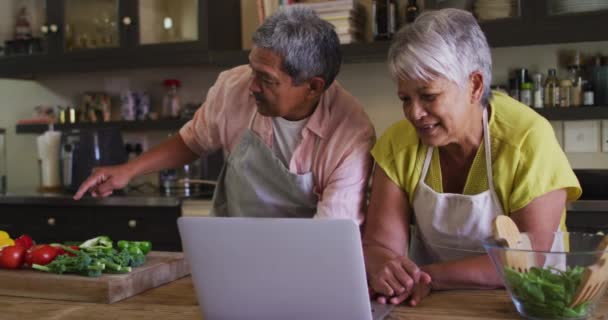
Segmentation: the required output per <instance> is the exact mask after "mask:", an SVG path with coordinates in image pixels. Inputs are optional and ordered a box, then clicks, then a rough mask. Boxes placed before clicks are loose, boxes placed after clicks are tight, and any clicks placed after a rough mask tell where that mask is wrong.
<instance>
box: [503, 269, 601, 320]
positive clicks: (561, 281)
mask: <svg viewBox="0 0 608 320" xmlns="http://www.w3.org/2000/svg"><path fill="white" fill-rule="evenodd" d="M583 270H584V268H583V267H579V266H576V267H574V268H570V267H568V268H567V269H566V271H561V270H557V269H555V268H537V267H532V268H530V270H529V272H526V273H522V272H518V271H515V270H514V269H512V268H509V267H506V268H505V269H504V272H505V281H506V282H507V285H508V286H509V287H510V289H511V292H512V294H513V295H514V296H515V298H516V299H517V300H518V301H519V302H520V303H521V304H522V307H523V309H524V311H525V313H526V314H528V315H529V316H531V317H539V318H555V317H572V318H579V317H584V316H585V315H586V314H587V312H588V311H589V310H588V307H589V302H585V303H582V304H579V305H577V306H575V307H574V308H570V307H569V305H570V302H572V298H573V297H574V295H575V294H576V289H577V288H578V286H579V285H580V283H581V277H582V273H583Z"/></svg>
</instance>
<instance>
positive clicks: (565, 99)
mask: <svg viewBox="0 0 608 320" xmlns="http://www.w3.org/2000/svg"><path fill="white" fill-rule="evenodd" d="M571 91H572V81H571V80H570V79H563V80H562V81H560V82H559V106H560V107H570V106H571V105H572V99H571V95H570V94H571Z"/></svg>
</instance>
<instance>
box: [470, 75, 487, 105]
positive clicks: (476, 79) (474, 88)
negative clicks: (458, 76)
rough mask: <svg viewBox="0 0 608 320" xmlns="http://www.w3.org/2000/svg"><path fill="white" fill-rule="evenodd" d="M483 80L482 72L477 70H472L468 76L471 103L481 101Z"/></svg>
mask: <svg viewBox="0 0 608 320" xmlns="http://www.w3.org/2000/svg"><path fill="white" fill-rule="evenodd" d="M485 80H486V79H484V78H483V74H481V72H479V71H474V72H473V73H471V75H470V76H469V82H470V84H471V86H470V88H471V91H470V94H471V103H472V104H477V103H479V102H480V101H481V97H482V96H483V88H484V83H485Z"/></svg>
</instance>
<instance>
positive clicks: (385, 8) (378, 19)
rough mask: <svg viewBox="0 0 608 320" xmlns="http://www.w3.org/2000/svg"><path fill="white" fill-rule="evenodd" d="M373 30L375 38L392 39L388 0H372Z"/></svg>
mask: <svg viewBox="0 0 608 320" xmlns="http://www.w3.org/2000/svg"><path fill="white" fill-rule="evenodd" d="M372 32H373V36H374V40H388V39H390V34H389V1H388V0H372Z"/></svg>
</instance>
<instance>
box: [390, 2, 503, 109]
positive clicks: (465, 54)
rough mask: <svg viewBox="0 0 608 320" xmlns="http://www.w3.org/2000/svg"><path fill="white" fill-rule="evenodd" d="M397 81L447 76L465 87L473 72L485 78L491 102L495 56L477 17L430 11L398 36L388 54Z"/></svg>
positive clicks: (486, 99)
mask: <svg viewBox="0 0 608 320" xmlns="http://www.w3.org/2000/svg"><path fill="white" fill-rule="evenodd" d="M388 64H389V70H390V73H391V75H392V76H393V78H395V79H411V80H422V81H431V80H434V79H436V78H438V77H444V78H446V79H448V80H451V81H453V82H455V83H456V84H458V86H460V87H463V85H464V84H465V83H466V81H467V80H468V78H469V76H470V75H471V73H472V72H474V71H478V72H480V73H481V74H482V76H483V82H484V88H483V95H482V100H481V102H482V104H483V105H484V106H487V105H488V103H489V102H490V99H491V94H492V93H491V91H490V83H491V82H492V56H491V54H490V48H489V46H488V41H487V40H486V37H485V35H484V33H483V31H481V28H480V27H479V24H478V23H477V21H476V20H475V18H474V17H473V15H472V14H471V13H469V12H467V11H464V10H458V9H443V10H438V11H426V12H424V13H422V14H421V15H420V16H419V17H418V18H417V19H416V21H415V22H414V23H412V24H409V25H406V26H405V27H403V28H402V29H401V30H399V32H398V33H397V34H396V36H395V39H394V41H393V43H392V44H391V47H390V49H389V53H388Z"/></svg>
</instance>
